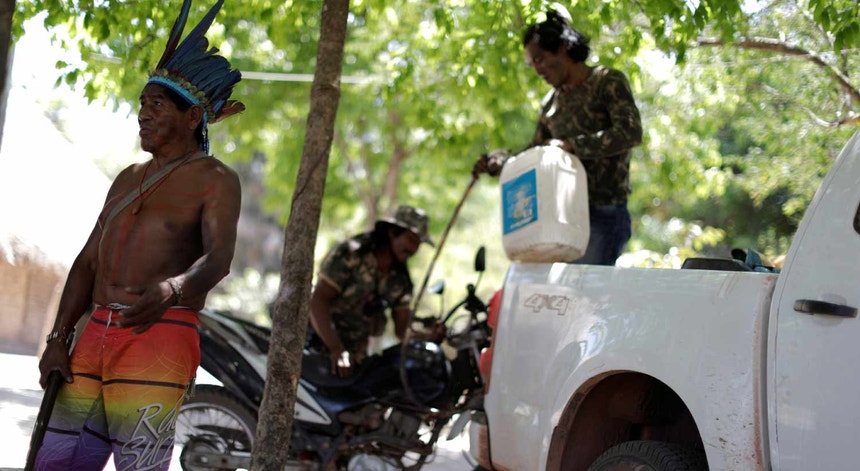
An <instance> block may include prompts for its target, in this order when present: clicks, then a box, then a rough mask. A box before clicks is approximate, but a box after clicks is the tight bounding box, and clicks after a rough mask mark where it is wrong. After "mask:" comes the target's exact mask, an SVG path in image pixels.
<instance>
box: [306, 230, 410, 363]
mask: <svg viewBox="0 0 860 471" xmlns="http://www.w3.org/2000/svg"><path fill="white" fill-rule="evenodd" d="M374 248H375V244H374V241H373V235H372V233H370V232H368V233H364V234H360V235H357V236H355V237H352V238H350V239H348V240H346V241H344V242H341V243H340V244H338V245H337V246H335V247H334V248H333V249H332V250H331V251H329V253H328V254H327V255H326V257H325V259H323V262H322V265H321V266H320V271H319V282H326V283H329V284H330V285H332V286H333V287H334V288H335V289H336V290H337V291H338V292H339V293H340V295H339V296H338V297H337V298H335V299H334V300H333V301H332V303H331V306H330V312H331V318H332V322H333V323H334V327H335V330H336V331H337V334H338V337H340V340H341V342H343V345H344V348H345V349H346V350H347V351H349V352H350V353H351V354H355V353H359V354H361V353H363V352H364V349H365V347H366V344H367V338H368V335H369V333H370V330H369V325H368V322H367V318H368V317H369V316H371V315H380V314H382V315H384V314H383V313H382V312H381V310H382V309H384V308H385V307H388V308H390V309H396V308H399V307H408V306H409V304H410V303H411V301H412V279H411V278H410V277H409V271H408V269H407V267H406V265H405V264H395V265H394V266H393V267H392V269H391V270H389V271H388V272H387V273H382V272H381V271H380V270H379V268H378V265H377V261H376V256H375V255H374V254H373V250H374Z"/></svg>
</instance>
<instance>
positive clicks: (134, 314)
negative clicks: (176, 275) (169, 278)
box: [117, 281, 174, 334]
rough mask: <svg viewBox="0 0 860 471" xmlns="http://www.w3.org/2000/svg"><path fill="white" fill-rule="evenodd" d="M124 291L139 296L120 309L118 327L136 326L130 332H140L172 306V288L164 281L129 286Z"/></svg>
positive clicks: (150, 325)
mask: <svg viewBox="0 0 860 471" xmlns="http://www.w3.org/2000/svg"><path fill="white" fill-rule="evenodd" d="M125 292H126V293H131V294H137V295H139V296H140V297H139V298H138V299H137V302H135V303H134V304H133V305H132V306H131V307H129V308H128V309H123V310H122V318H121V319H120V320H119V321H118V322H117V325H118V326H120V327H131V326H138V327H137V328H136V329H134V330H133V331H132V332H134V333H135V334H141V333H143V332H146V331H147V330H148V329H149V328H150V327H152V326H153V325H154V324H155V322H156V321H158V320H159V319H161V316H162V315H164V311H166V310H167V308H169V307H170V306H173V298H174V294H173V289H172V288H171V287H170V284H169V283H168V282H166V281H162V282H161V283H153V284H151V285H147V286H129V287H126V289H125Z"/></svg>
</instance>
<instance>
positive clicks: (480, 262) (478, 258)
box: [475, 245, 486, 272]
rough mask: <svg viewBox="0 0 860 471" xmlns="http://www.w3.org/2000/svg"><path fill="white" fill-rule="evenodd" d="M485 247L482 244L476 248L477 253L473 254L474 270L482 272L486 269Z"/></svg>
mask: <svg viewBox="0 0 860 471" xmlns="http://www.w3.org/2000/svg"><path fill="white" fill-rule="evenodd" d="M485 252H486V249H485V248H484V246H483V245H482V246H481V248H479V249H478V253H477V254H476V255H475V271H477V272H483V271H484V270H485V269H486V255H485Z"/></svg>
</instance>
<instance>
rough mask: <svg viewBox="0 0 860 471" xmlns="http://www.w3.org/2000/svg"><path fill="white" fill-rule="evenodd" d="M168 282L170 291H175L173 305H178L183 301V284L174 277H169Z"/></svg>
mask: <svg viewBox="0 0 860 471" xmlns="http://www.w3.org/2000/svg"><path fill="white" fill-rule="evenodd" d="M167 284H169V285H170V291H173V297H174V300H173V305H174V306H176V305H177V304H179V303H180V302H182V286H181V285H180V284H179V282H178V281H176V279H174V278H168V279H167Z"/></svg>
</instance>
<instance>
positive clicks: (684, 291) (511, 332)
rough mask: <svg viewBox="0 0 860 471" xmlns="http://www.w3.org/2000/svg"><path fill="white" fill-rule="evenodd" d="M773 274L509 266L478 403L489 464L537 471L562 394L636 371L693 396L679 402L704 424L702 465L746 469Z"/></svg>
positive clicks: (751, 462) (755, 449) (758, 407)
mask: <svg viewBox="0 0 860 471" xmlns="http://www.w3.org/2000/svg"><path fill="white" fill-rule="evenodd" d="M777 276H778V275H776V274H773V273H758V272H739V271H714V270H669V269H666V270H663V269H638V268H616V267H602V266H587V265H568V264H527V263H513V264H512V265H511V267H510V269H509V271H508V274H507V279H506V282H505V291H504V296H503V300H502V308H501V313H502V315H501V317H500V318H499V320H498V326H497V328H496V334H495V335H496V336H495V352H496V356H495V360H494V361H493V365H492V375H491V377H492V381H491V384H490V389H489V393H488V395H487V397H486V401H485V407H486V411H487V416H488V418H489V431H490V433H491V435H492V436H493V438H492V443H493V448H492V450H491V454H492V458H493V461H494V462H498V463H503V464H504V468H508V469H523V470H524V469H535V470H537V469H546V466H547V462H546V461H547V456H548V454H549V453H550V449H549V448H550V442H551V438H552V431H553V430H554V428H555V426H556V425H557V424H558V423H559V420H560V419H561V417H563V414H564V412H565V410H566V408H568V407H575V404H573V402H575V399H572V398H577V397H579V398H581V397H584V395H587V394H588V392H589V391H590V390H591V388H593V387H594V386H595V385H596V384H598V383H600V382H601V381H602V380H603V379H605V378H607V377H610V376H612V375H614V374H616V373H620V372H637V373H641V374H643V375H647V376H650V377H652V378H655V379H657V380H659V381H661V382H663V383H664V384H665V385H667V386H668V387H669V388H671V389H672V390H673V391H675V392H676V393H677V394H678V395H679V396H680V397H684V398H696V400H697V402H695V403H688V404H686V407H687V408H688V409H689V411H690V413H691V414H692V415H693V417H694V418H695V423H697V424H705V426H706V427H708V429H703V430H699V433H700V434H701V437H702V441H703V443H704V446H705V451H706V453H707V454H708V459H709V462H710V463H711V466H713V468H712V469H749V468H754V467H755V466H756V463H758V464H760V463H761V460H762V459H763V458H762V447H763V446H764V443H766V437H764V436H763V435H764V433H763V431H761V430H758V428H759V426H758V425H757V424H760V423H762V422H761V421H760V420H757V418H758V415H759V414H762V413H764V411H766V408H765V406H764V404H760V403H758V400H757V399H755V398H760V397H762V395H761V394H757V392H759V391H758V389H759V388H762V384H763V368H764V365H765V353H766V352H765V351H764V348H763V345H764V342H765V341H766V338H767V332H766V331H765V329H766V325H767V318H768V312H769V307H770V302H771V296H772V293H773V289H774V285H775V283H776V279H777ZM610 300H611V301H610ZM502 352H504V353H502ZM534 365H543V366H544V367H543V368H534ZM621 365H623V367H622V366H621ZM703 385H704V386H703ZM694 387H695V388H697V389H699V391H697V393H696V394H693V393H692V391H690V388H694ZM701 389H705V391H701ZM726 391H732V392H731V394H726ZM729 402H731V403H729ZM725 411H731V412H730V413H729V414H728V415H726V416H721V415H724V414H726V412H725ZM751 444H753V445H751ZM716 447H719V448H720V449H721V451H720V452H719V453H710V452H708V451H709V450H711V449H714V448H716Z"/></svg>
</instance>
